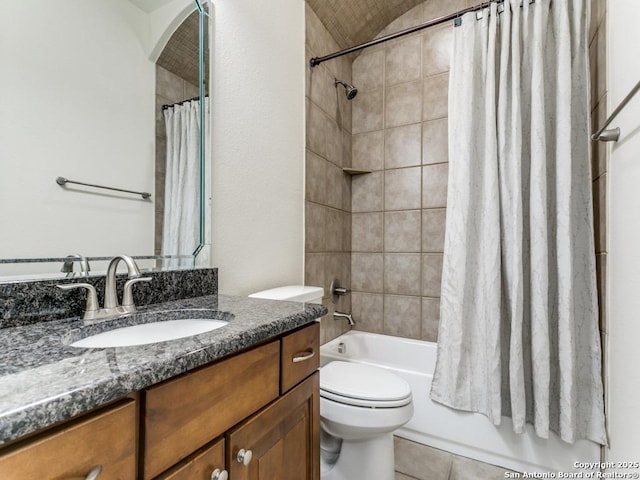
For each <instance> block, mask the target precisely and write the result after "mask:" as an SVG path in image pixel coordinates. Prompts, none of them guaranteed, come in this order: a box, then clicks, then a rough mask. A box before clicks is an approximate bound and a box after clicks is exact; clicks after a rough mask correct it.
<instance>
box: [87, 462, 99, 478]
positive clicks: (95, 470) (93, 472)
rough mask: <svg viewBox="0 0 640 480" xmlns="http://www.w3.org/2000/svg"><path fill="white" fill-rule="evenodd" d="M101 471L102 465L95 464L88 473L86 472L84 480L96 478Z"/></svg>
mask: <svg viewBox="0 0 640 480" xmlns="http://www.w3.org/2000/svg"><path fill="white" fill-rule="evenodd" d="M101 473H102V465H96V466H95V467H93V468H92V469H91V470H89V473H87V476H86V477H84V480H96V478H98V477H99V476H100V474H101Z"/></svg>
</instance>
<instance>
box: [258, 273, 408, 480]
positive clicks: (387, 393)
mask: <svg viewBox="0 0 640 480" xmlns="http://www.w3.org/2000/svg"><path fill="white" fill-rule="evenodd" d="M323 295H324V290H323V289H322V288H320V287H310V286H302V285H289V286H285V287H278V288H273V289H269V290H263V291H261V292H257V293H254V294H251V295H249V297H252V298H262V299H271V300H288V301H297V302H307V303H322V297H323ZM412 415H413V403H412V396H411V387H410V386H409V384H408V383H407V382H406V381H405V380H404V379H402V378H400V377H398V376H397V375H394V374H392V373H390V372H387V371H386V370H384V369H382V368H378V367H373V366H370V365H363V364H361V363H351V362H341V361H334V362H331V363H328V364H327V365H325V366H324V367H322V368H321V369H320V425H321V427H322V428H321V432H320V434H321V435H320V470H321V473H320V478H321V480H394V478H395V472H394V456H393V431H394V430H396V429H397V428H399V427H401V426H402V425H404V424H405V423H407V422H408V421H409V420H410V419H411V416H412Z"/></svg>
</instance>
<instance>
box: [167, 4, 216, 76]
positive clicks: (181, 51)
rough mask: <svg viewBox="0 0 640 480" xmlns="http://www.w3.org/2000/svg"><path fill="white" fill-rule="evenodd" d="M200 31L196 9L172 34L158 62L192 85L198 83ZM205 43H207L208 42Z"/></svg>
mask: <svg viewBox="0 0 640 480" xmlns="http://www.w3.org/2000/svg"><path fill="white" fill-rule="evenodd" d="M199 31H200V30H199V17H198V12H197V11H194V12H193V13H192V14H191V15H189V16H188V17H187V18H186V19H185V20H184V21H183V22H182V24H181V25H180V26H179V27H178V29H177V30H176V31H175V32H174V33H173V35H171V38H170V39H169V41H168V42H167V45H166V46H165V47H164V50H163V51H162V53H161V54H160V57H159V58H158V61H157V62H156V63H157V64H158V65H160V66H161V67H164V68H166V69H167V70H169V71H170V72H172V73H175V74H176V75H178V76H179V77H182V78H183V79H185V80H186V81H187V82H189V83H191V84H192V85H198V71H199V70H198V45H199V43H198V41H199ZM205 45H207V43H206V42H205ZM206 58H208V48H207V50H206V51H205V59H206ZM205 78H206V77H205Z"/></svg>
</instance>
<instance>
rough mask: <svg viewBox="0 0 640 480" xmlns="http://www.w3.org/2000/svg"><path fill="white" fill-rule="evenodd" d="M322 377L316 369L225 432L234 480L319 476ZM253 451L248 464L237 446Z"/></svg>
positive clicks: (314, 478) (303, 479) (310, 479)
mask: <svg viewBox="0 0 640 480" xmlns="http://www.w3.org/2000/svg"><path fill="white" fill-rule="evenodd" d="M319 382H320V376H319V373H318V372H316V373H314V374H313V375H312V376H310V377H309V378H308V379H307V380H305V381H304V382H302V383H301V384H300V385H298V386H297V387H295V388H294V389H292V390H291V391H290V392H289V393H287V394H286V395H285V396H283V397H281V398H280V399H278V400H277V401H275V402H274V403H272V404H271V405H269V406H268V407H266V408H265V409H263V410H262V411H260V412H258V413H257V414H255V415H254V416H253V417H251V418H250V419H248V420H246V421H245V422H243V423H242V424H240V425H239V426H238V427H236V428H235V429H233V430H232V431H231V432H229V433H228V434H227V466H228V470H229V477H230V478H232V479H233V480H273V479H278V480H319V479H320V397H319V388H320V383H319ZM242 449H243V450H245V451H248V450H251V453H252V458H251V461H250V462H248V465H244V464H243V463H241V462H239V461H238V458H237V457H238V452H240V450H242Z"/></svg>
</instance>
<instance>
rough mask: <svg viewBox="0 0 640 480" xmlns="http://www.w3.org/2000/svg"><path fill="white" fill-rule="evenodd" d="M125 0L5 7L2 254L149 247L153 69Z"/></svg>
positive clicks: (138, 19)
mask: <svg viewBox="0 0 640 480" xmlns="http://www.w3.org/2000/svg"><path fill="white" fill-rule="evenodd" d="M145 17H146V14H144V13H143V12H142V11H141V10H139V9H138V8H136V7H134V6H133V5H131V4H130V3H129V2H128V1H126V0H92V1H91V2H86V1H78V0H56V1H55V2H50V1H38V2H9V1H4V2H1V4H0V65H1V66H2V68H1V73H0V105H1V106H2V107H1V108H0V165H1V166H0V257H44V256H64V255H67V254H71V253H80V254H84V255H112V254H117V253H121V252H126V253H129V254H132V255H140V254H149V253H151V252H153V221H154V220H153V203H152V202H148V201H142V200H140V197H138V198H137V199H136V197H134V196H132V195H124V196H118V195H109V194H105V193H102V194H97V193H94V194H87V193H78V192H73V191H70V189H69V190H65V189H63V188H61V187H60V186H58V185H57V184H56V183H55V179H56V177H58V176H63V177H68V178H70V179H72V180H80V181H85V182H89V183H97V184H103V185H110V186H116V187H121V188H130V189H133V190H143V191H148V192H152V193H153V188H154V141H155V131H154V120H153V119H154V107H155V100H154V85H155V83H154V82H155V80H154V78H155V77H154V65H153V63H152V62H150V61H149V60H148V56H147V53H146V52H145V50H144V48H143V46H142V45H141V43H140V41H139V39H138V38H139V35H140V32H139V29H140V28H144V26H145V24H146V23H148V21H147V20H146V18H145Z"/></svg>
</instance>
